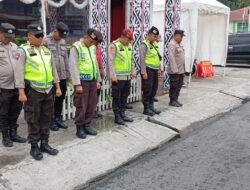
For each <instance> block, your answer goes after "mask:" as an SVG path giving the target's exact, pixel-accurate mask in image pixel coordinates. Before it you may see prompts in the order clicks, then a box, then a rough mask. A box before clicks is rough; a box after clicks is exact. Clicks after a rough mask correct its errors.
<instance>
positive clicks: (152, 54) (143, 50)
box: [139, 26, 161, 116]
mask: <svg viewBox="0 0 250 190" xmlns="http://www.w3.org/2000/svg"><path fill="white" fill-rule="evenodd" d="M158 35H159V30H158V29H157V28H156V27H154V26H153V27H152V28H150V29H149V31H148V35H147V39H146V40H144V41H143V42H142V43H141V45H140V47H139V55H140V63H141V75H142V103H143V105H144V110H143V114H145V115H149V116H153V115H155V114H160V113H161V112H160V111H158V110H156V109H155V108H154V97H155V95H156V92H157V89H158V75H159V74H160V73H161V70H160V56H159V52H158V46H156V44H157V43H155V42H156V41H157V39H158Z"/></svg>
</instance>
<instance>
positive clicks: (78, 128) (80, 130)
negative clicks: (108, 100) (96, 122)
mask: <svg viewBox="0 0 250 190" xmlns="http://www.w3.org/2000/svg"><path fill="white" fill-rule="evenodd" d="M76 136H77V137H78V138H80V139H85V138H86V134H85V132H84V130H83V126H82V125H77V126H76Z"/></svg>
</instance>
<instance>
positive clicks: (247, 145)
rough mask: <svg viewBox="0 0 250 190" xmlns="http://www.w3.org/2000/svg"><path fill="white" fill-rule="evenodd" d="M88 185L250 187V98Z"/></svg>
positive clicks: (93, 189)
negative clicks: (239, 105) (235, 108)
mask: <svg viewBox="0 0 250 190" xmlns="http://www.w3.org/2000/svg"><path fill="white" fill-rule="evenodd" d="M86 189H87V190H112V189H113V190H250V103H247V104H245V105H243V106H242V107H241V108H239V109H238V110H235V111H233V112H231V113H229V114H227V115H226V116H223V117H222V118H220V119H219V120H217V121H214V122H213V123H211V124H209V125H207V126H206V127H204V128H202V129H201V130H199V131H196V132H195V133H193V134H191V135H190V136H188V137H185V138H183V139H179V140H177V141H175V142H172V143H170V144H167V145H164V146H163V147H161V148H160V149H158V150H156V151H154V152H152V153H150V154H148V155H146V156H144V157H143V158H141V159H138V160H137V161H135V162H133V163H132V164H130V165H128V166H125V167H123V168H121V169H119V170H118V171H116V172H114V173H113V174H111V175H109V176H107V177H106V178H105V179H103V180H101V181H99V182H97V183H94V184H92V185H91V186H89V187H88V188H86Z"/></svg>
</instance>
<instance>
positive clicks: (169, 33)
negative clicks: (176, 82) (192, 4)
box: [163, 0, 181, 88]
mask: <svg viewBox="0 0 250 190" xmlns="http://www.w3.org/2000/svg"><path fill="white" fill-rule="evenodd" d="M180 10H181V0H166V2H165V30H164V56H163V68H164V87H165V88H169V76H168V73H167V67H168V62H169V59H168V44H169V42H170V40H171V39H172V38H173V34H174V31H175V29H177V28H179V27H180Z"/></svg>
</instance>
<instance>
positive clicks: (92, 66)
mask: <svg viewBox="0 0 250 190" xmlns="http://www.w3.org/2000/svg"><path fill="white" fill-rule="evenodd" d="M73 46H74V47H75V48H76V49H77V52H78V69H79V73H80V80H96V79H97V74H98V70H97V69H98V68H97V60H96V47H95V46H94V45H92V46H90V47H87V46H85V45H84V44H83V43H82V42H80V41H77V42H75V43H74V44H73Z"/></svg>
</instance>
